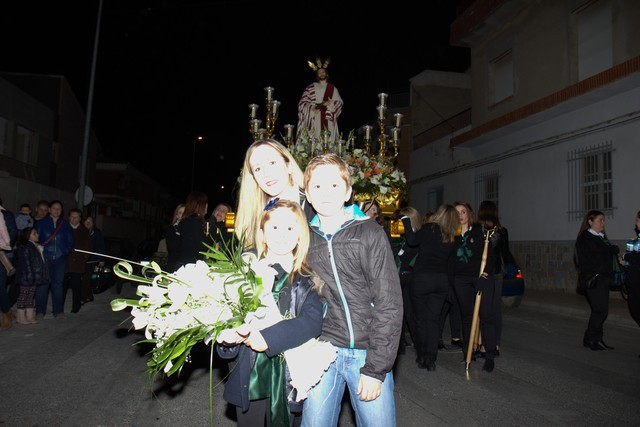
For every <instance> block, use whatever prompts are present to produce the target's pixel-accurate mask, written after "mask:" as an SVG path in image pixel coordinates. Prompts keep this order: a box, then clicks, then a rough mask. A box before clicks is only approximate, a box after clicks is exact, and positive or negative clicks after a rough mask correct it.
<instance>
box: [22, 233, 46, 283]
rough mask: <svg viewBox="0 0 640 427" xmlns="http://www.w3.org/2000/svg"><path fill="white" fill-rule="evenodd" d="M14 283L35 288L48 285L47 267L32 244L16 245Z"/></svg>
mask: <svg viewBox="0 0 640 427" xmlns="http://www.w3.org/2000/svg"><path fill="white" fill-rule="evenodd" d="M14 259H15V261H16V279H15V280H16V283H17V284H18V285H21V286H36V285H42V284H45V283H49V282H50V279H49V267H48V264H47V262H46V261H45V260H44V258H43V257H42V255H41V254H40V250H39V249H38V248H37V247H36V245H35V244H34V243H33V242H27V243H25V244H22V245H18V247H17V248H16V253H15V258H14Z"/></svg>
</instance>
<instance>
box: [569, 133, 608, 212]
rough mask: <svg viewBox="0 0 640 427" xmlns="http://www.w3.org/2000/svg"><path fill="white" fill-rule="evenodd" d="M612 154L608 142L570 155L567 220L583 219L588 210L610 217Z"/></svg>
mask: <svg viewBox="0 0 640 427" xmlns="http://www.w3.org/2000/svg"><path fill="white" fill-rule="evenodd" d="M612 153H613V143H612V142H611V141H607V142H603V143H601V144H598V145H595V146H589V147H585V148H582V149H579V150H575V151H572V152H570V153H569V155H568V159H567V161H568V171H569V209H568V214H569V221H580V220H582V218H583V216H584V214H585V212H587V211H589V210H591V209H598V210H600V211H602V212H603V213H604V214H605V215H606V216H607V217H612V216H613V209H614V206H613V167H612V161H611V158H612Z"/></svg>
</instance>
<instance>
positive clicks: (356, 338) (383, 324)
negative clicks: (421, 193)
mask: <svg viewBox="0 0 640 427" xmlns="http://www.w3.org/2000/svg"><path fill="white" fill-rule="evenodd" d="M345 210H350V215H351V219H349V220H348V221H347V222H345V223H344V224H343V225H342V227H341V228H340V229H339V230H338V231H336V232H335V233H334V234H333V235H331V236H328V235H325V234H324V233H323V232H322V231H321V230H320V227H319V226H320V223H319V221H318V220H317V219H318V217H317V216H316V217H315V218H314V219H313V220H312V221H311V223H310V227H311V243H310V245H309V254H308V255H307V263H308V264H309V266H310V267H311V268H312V269H313V271H315V272H316V274H317V275H318V276H319V277H320V278H321V279H322V280H323V281H324V282H325V285H324V287H323V291H322V296H323V297H324V298H325V302H326V303H327V308H328V310H327V315H326V316H325V318H324V322H323V326H322V335H321V336H320V339H322V340H324V341H329V342H330V343H332V344H333V345H334V346H336V347H341V348H357V349H366V350H367V356H366V361H365V364H364V366H363V367H362V368H361V369H360V373H361V374H363V375H367V376H369V377H372V378H377V379H379V380H380V381H384V379H385V376H386V374H387V373H388V372H389V371H391V369H392V368H393V364H394V363H395V360H396V356H397V354H398V345H399V343H400V334H401V332H402V318H403V317H402V316H403V303H402V290H401V287H400V277H399V275H398V271H397V267H396V263H395V259H394V257H393V252H392V251H391V244H390V243H389V238H388V237H387V235H386V233H385V231H384V228H382V227H380V225H379V224H378V223H377V222H376V221H374V220H372V219H370V218H368V217H367V216H366V215H365V214H363V213H362V211H361V210H360V209H359V208H358V207H357V206H355V205H353V206H351V207H348V208H345ZM334 272H335V273H337V274H335V275H334Z"/></svg>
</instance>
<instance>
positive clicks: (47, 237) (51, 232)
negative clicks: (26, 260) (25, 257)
mask: <svg viewBox="0 0 640 427" xmlns="http://www.w3.org/2000/svg"><path fill="white" fill-rule="evenodd" d="M35 228H36V230H38V234H39V235H40V244H41V245H42V246H44V250H43V253H44V257H45V258H46V261H47V263H48V264H49V274H50V277H51V283H50V284H46V285H43V286H38V288H37V289H36V318H37V320H42V319H43V318H44V316H45V314H46V312H47V300H48V298H49V290H51V301H52V308H53V317H55V318H56V319H65V315H64V274H65V269H66V268H67V257H68V256H69V253H70V252H71V251H72V250H73V247H74V245H75V241H74V239H73V233H72V231H71V227H70V226H69V222H68V221H66V220H65V219H64V217H63V216H62V202H61V201H59V200H54V201H52V202H51V203H50V205H49V214H48V215H47V216H46V217H44V218H41V219H40V220H38V221H36V225H35Z"/></svg>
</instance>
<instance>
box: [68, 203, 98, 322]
mask: <svg viewBox="0 0 640 427" xmlns="http://www.w3.org/2000/svg"><path fill="white" fill-rule="evenodd" d="M69 226H70V227H71V233H73V241H74V245H73V249H72V250H71V252H69V256H68V257H67V266H66V268H65V287H64V294H65V296H66V294H67V291H68V290H69V289H71V292H72V294H73V295H72V300H71V301H72V302H71V312H72V313H77V312H79V311H80V307H81V305H82V304H81V301H82V300H81V297H80V295H81V288H82V276H84V273H85V269H86V263H87V260H88V259H89V254H87V253H84V252H78V251H76V250H75V249H81V250H83V251H90V250H91V248H92V245H91V236H90V235H89V230H88V229H87V227H85V226H84V225H83V224H82V211H81V210H80V209H78V208H72V209H70V210H69Z"/></svg>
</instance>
